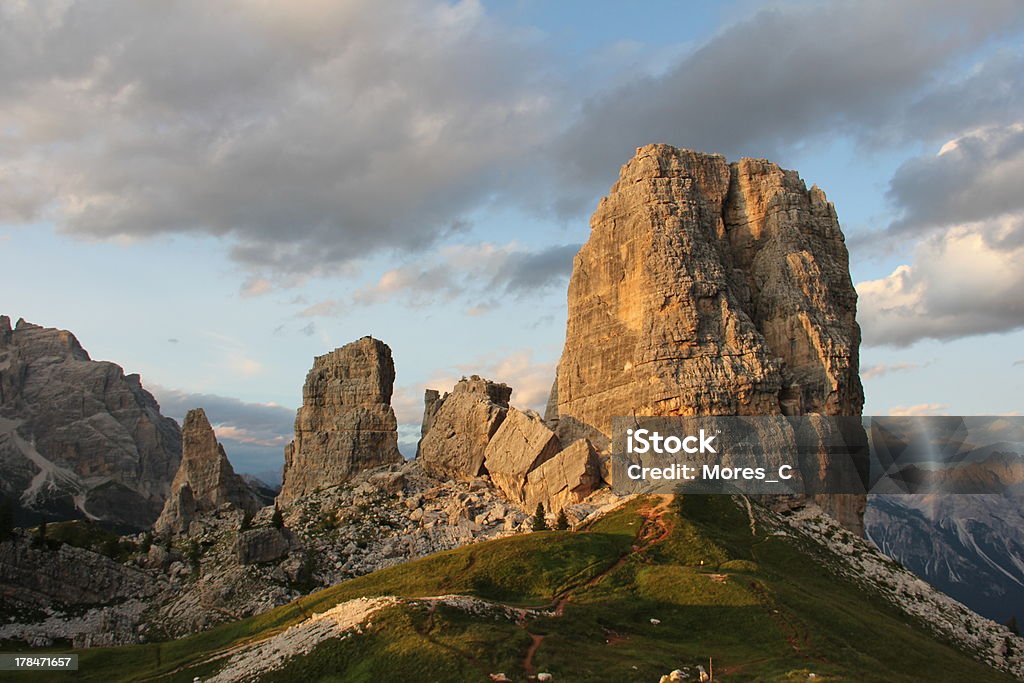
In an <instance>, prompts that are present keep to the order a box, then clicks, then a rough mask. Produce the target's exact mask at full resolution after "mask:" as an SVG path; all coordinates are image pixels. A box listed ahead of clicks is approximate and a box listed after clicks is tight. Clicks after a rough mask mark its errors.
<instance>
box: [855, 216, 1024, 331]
mask: <svg viewBox="0 0 1024 683" xmlns="http://www.w3.org/2000/svg"><path fill="white" fill-rule="evenodd" d="M1022 221H1024V216H1014V217H1009V218H1004V219H1002V220H998V221H993V222H991V223H983V224H972V225H966V226H961V227H957V228H954V229H951V230H949V231H948V232H946V233H944V234H942V235H938V236H934V237H932V238H930V239H928V240H926V241H925V242H922V243H921V244H920V245H919V246H918V248H917V249H916V251H915V254H914V262H913V264H911V265H901V266H899V267H898V268H896V269H895V270H894V271H893V272H892V273H891V274H890V275H888V276H887V277H884V278H881V279H878V280H868V281H865V282H861V283H860V284H858V285H857V292H858V294H859V295H860V302H859V304H858V319H859V320H860V323H861V328H862V329H863V332H864V344H865V345H867V346H908V345H910V344H913V343H914V342H916V341H918V340H921V339H928V338H930V339H940V340H948V339H957V338H960V337H968V336H972V335H979V334H989V333H995V332H1009V331H1012V330H1016V329H1019V328H1022V327H1024V297H1022V296H1021V292H1022V291H1024V269H1022V268H1021V267H1020V264H1021V263H1024V243H1016V244H1014V240H1013V239H1012V236H1013V235H1014V234H1016V232H1018V231H1019V230H1020V226H1021V225H1022Z"/></svg>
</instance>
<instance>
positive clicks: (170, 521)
mask: <svg viewBox="0 0 1024 683" xmlns="http://www.w3.org/2000/svg"><path fill="white" fill-rule="evenodd" d="M181 446H182V453H181V466H180V467H179V468H178V473H177V474H176V475H175V476H174V481H173V482H172V483H171V494H170V496H168V498H167V502H166V503H165V504H164V509H163V512H162V513H161V514H160V518H159V519H157V521H156V524H154V525H153V527H154V529H155V530H156V531H157V533H168V532H169V533H178V532H181V531H185V530H187V529H188V526H189V524H190V523H191V522H192V520H193V519H194V518H195V517H196V515H197V514H200V513H203V512H212V511H214V510H216V509H218V508H219V507H221V506H222V505H224V504H229V505H231V506H233V507H236V508H238V509H239V510H242V511H243V512H246V513H249V514H252V513H254V512H256V511H257V510H259V508H260V507H261V505H260V503H259V501H258V500H257V498H256V495H255V494H254V493H253V492H252V490H251V489H250V488H249V486H248V485H247V484H246V483H245V481H244V480H243V479H242V478H241V477H240V476H238V475H237V474H235V470H234V469H233V468H232V467H231V463H230V462H228V458H227V455H226V454H225V453H224V447H223V446H221V445H220V444H219V443H218V442H217V437H216V435H215V434H214V432H213V427H211V426H210V421H209V420H208V419H207V417H206V412H205V411H203V409H202V408H196V409H194V410H190V411H188V414H187V415H186V416H185V424H184V426H183V427H182V430H181Z"/></svg>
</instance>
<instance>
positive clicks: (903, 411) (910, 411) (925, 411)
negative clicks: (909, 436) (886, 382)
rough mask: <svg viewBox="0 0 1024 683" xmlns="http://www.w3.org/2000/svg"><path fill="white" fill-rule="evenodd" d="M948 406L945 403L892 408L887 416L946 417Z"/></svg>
mask: <svg viewBox="0 0 1024 683" xmlns="http://www.w3.org/2000/svg"><path fill="white" fill-rule="evenodd" d="M948 409H949V405H948V404H946V403H918V404H917V405H912V406H893V407H892V408H890V409H889V415H892V416H893V417H916V416H919V415H946V410H948Z"/></svg>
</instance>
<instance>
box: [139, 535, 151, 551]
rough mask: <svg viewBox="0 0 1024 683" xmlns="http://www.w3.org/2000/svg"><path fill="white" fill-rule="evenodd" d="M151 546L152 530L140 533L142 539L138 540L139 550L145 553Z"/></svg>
mask: <svg viewBox="0 0 1024 683" xmlns="http://www.w3.org/2000/svg"><path fill="white" fill-rule="evenodd" d="M151 547H153V532H152V531H147V532H146V533H144V534H142V541H140V542H139V552H141V553H142V554H143V555H145V554H146V553H148V552H149V549H150V548H151Z"/></svg>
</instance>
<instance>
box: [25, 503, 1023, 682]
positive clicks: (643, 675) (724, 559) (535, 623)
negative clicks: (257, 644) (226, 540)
mask: <svg viewBox="0 0 1024 683" xmlns="http://www.w3.org/2000/svg"><path fill="white" fill-rule="evenodd" d="M645 504H647V503H646V502H644V501H634V502H633V503H631V504H630V505H627V506H625V507H624V508H622V509H620V510H618V511H616V512H614V513H612V514H610V515H608V516H606V517H605V518H603V519H602V520H600V521H598V522H597V523H595V524H594V525H592V526H591V527H590V528H589V529H587V530H586V531H581V532H577V533H569V532H543V533H535V534H527V535H523V536H516V537H512V538H507V539H501V540H497V541H490V542H487V543H480V544H476V545H472V546H467V547H464V548H460V549H457V550H453V551H449V552H444V553H438V554H436V555H432V556H430V557H427V558H424V559H421V560H418V561H415V562H410V563H407V564H404V565H400V566H397V567H393V568H390V569H386V570H383V571H379V572H375V573H373V574H370V575H367V576H364V577H361V578H358V579H353V580H351V581H346V582H344V583H342V584H340V585H338V586H335V587H332V588H329V589H326V590H323V591H320V592H318V593H315V594H313V595H310V596H307V597H305V598H302V599H301V600H298V601H296V602H294V603H291V604H289V605H286V606H284V607H281V608H279V609H276V610H273V611H271V612H268V613H266V614H263V615H260V616H258V617H254V618H250V619H246V620H243V621H239V622H235V623H231V624H226V625H224V626H221V627H218V628H215V629H213V630H211V631H209V632H207V633H203V634H200V635H197V636H192V637H190V638H186V639H182V640H178V641H171V642H167V643H159V644H150V645H143V646H136V647H128V648H115V649H108V650H88V651H83V652H81V653H80V654H81V660H80V662H81V666H80V676H79V678H77V679H72V678H66V679H59V678H56V677H53V676H50V677H48V678H45V679H43V678H40V679H36V680H103V681H106V682H113V681H122V680H138V679H140V678H146V677H152V676H156V675H158V674H168V672H172V671H177V673H175V674H174V675H165V676H164V677H162V678H160V679H159V680H172V681H191V680H192V677H193V676H197V675H198V676H207V675H209V674H211V673H213V672H215V671H216V670H217V668H218V667H219V664H216V663H214V664H201V663H200V662H202V661H203V660H204V658H205V657H207V656H208V655H209V654H210V653H213V652H216V651H218V650H220V649H222V648H224V647H226V646H229V645H231V644H235V643H239V642H244V641H246V640H250V639H254V638H263V637H266V636H268V635H270V634H271V633H273V632H276V631H279V630H281V629H283V628H285V627H287V626H289V625H291V624H293V623H296V622H298V621H300V620H301V619H303V618H305V617H306V616H308V615H310V614H313V613H316V612H322V611H324V610H326V609H328V608H330V607H333V606H334V605H336V604H338V603H340V602H343V601H345V600H349V599H351V598H354V597H360V596H372V595H398V596H404V597H410V598H415V597H424V596H431V595H440V594H446V593H466V594H473V595H476V596H479V597H482V598H485V599H488V600H492V601H500V602H502V603H507V604H510V605H517V606H533V607H540V606H550V605H551V604H552V603H553V601H554V600H556V598H557V597H558V596H561V595H564V594H565V593H566V592H569V593H571V599H570V600H569V602H568V603H566V604H565V606H564V613H563V614H562V615H561V616H551V617H543V618H540V617H535V618H531V619H529V620H528V621H527V623H526V624H525V625H520V624H517V623H515V622H514V621H513V620H510V619H508V618H505V617H504V616H499V615H496V614H495V615H482V616H481V615H470V614H466V613H464V612H462V611H460V610H457V609H455V608H451V607H444V606H441V607H438V608H437V609H436V610H435V611H434V612H433V613H431V612H430V611H429V610H428V609H427V608H426V607H424V606H423V605H416V604H406V605H399V606H395V607H390V608H387V609H385V610H382V611H381V612H378V613H377V614H376V615H374V617H373V619H372V622H373V624H372V626H371V627H368V628H367V629H366V630H365V632H364V633H363V634H362V635H350V636H348V637H346V638H344V639H333V640H328V641H325V642H323V643H321V644H320V645H319V646H318V647H317V648H316V649H315V650H314V651H313V652H312V653H310V654H309V655H308V656H304V657H298V658H294V659H292V660H291V661H290V662H288V664H287V665H286V667H285V668H284V669H283V670H280V671H276V672H273V673H272V674H269V675H267V676H266V677H265V679H264V680H266V681H294V680H302V681H381V680H424V681H473V680H485V679H486V674H487V673H491V672H498V671H503V672H505V673H506V674H508V675H509V676H510V677H511V678H513V680H525V677H526V674H525V671H524V669H523V657H524V655H525V653H526V651H527V648H528V646H529V644H530V635H531V634H534V635H541V636H544V641H543V643H542V645H541V647H540V648H539V650H538V651H537V653H536V656H535V658H534V664H535V666H536V670H538V671H545V670H546V671H551V672H553V673H554V674H555V677H556V678H555V680H557V681H595V682H599V683H600V682H602V681H609V682H612V681H615V682H618V681H623V680H630V681H631V680H638V681H644V680H653V681H656V680H658V677H659V676H661V675H662V674H665V673H668V672H669V671H671V670H673V669H676V668H683V667H687V666H689V667H691V668H692V667H694V666H696V665H697V664H704V665H705V666H707V662H708V658H709V657H712V658H714V666H715V671H716V680H723V681H796V680H807V677H808V674H809V673H812V672H813V673H815V674H816V675H817V676H818V680H822V681H839V680H844V681H896V682H899V681H907V682H909V681H920V680H972V681H1003V680H1012V679H1010V678H1009V677H1007V676H1003V675H1001V674H999V673H997V672H995V671H993V670H991V669H988V668H987V667H985V666H983V665H981V664H978V663H976V662H974V661H973V660H971V659H970V658H969V657H967V656H966V655H965V654H963V653H961V652H958V651H957V650H955V649H954V648H952V647H951V646H950V645H948V644H946V643H942V642H940V641H938V640H936V639H934V638H933V637H931V636H930V635H928V634H927V632H926V631H925V630H924V629H923V628H922V627H921V626H920V625H919V624H916V623H914V622H912V621H910V620H908V619H907V618H905V617H904V616H903V615H902V614H900V613H899V612H897V611H896V610H895V609H894V608H892V607H890V606H889V605H888V604H887V603H885V602H884V601H882V600H881V599H880V598H877V597H874V596H871V595H867V594H865V593H864V592H863V591H862V590H860V589H859V588H858V587H856V586H855V585H853V584H851V583H850V582H848V581H846V580H844V579H841V578H838V577H836V576H833V575H832V574H830V573H829V571H828V570H827V569H826V568H824V567H823V566H822V565H821V564H819V563H816V562H814V561H813V559H812V558H811V556H810V555H809V554H808V553H811V554H813V553H814V552H815V550H814V548H813V547H812V548H803V547H798V545H797V542H796V541H795V540H794V539H792V538H788V537H776V536H764V535H758V536H752V535H751V533H750V528H749V522H748V519H747V516H746V513H745V512H744V511H743V510H741V509H739V508H737V507H736V506H735V505H734V504H733V503H732V502H731V501H730V500H729V499H728V498H725V497H720V496H704V497H701V496H691V497H687V498H680V499H677V501H676V503H675V504H674V506H673V508H672V510H671V511H670V512H669V513H667V515H666V519H667V520H669V521H670V522H671V525H672V526H671V533H670V534H669V535H668V537H667V538H666V539H665V540H664V541H663V542H661V543H658V544H656V545H653V546H651V547H650V548H649V549H647V550H645V551H643V552H631V551H630V549H631V547H632V546H633V545H634V544H635V543H636V541H635V537H636V535H637V533H638V531H639V530H640V529H641V527H642V522H643V520H642V517H641V515H640V514H639V512H638V510H639V509H640V508H641V507H642V506H643V505H645ZM599 575H601V576H602V578H601V579H600V580H595V578H596V577H598V576H599ZM652 618H653V619H657V620H659V621H660V623H658V624H652V623H651V619H652ZM179 669H180V671H178V670H179ZM19 680H22V679H19ZM24 680H33V679H32V678H30V677H28V676H26V677H24Z"/></svg>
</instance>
